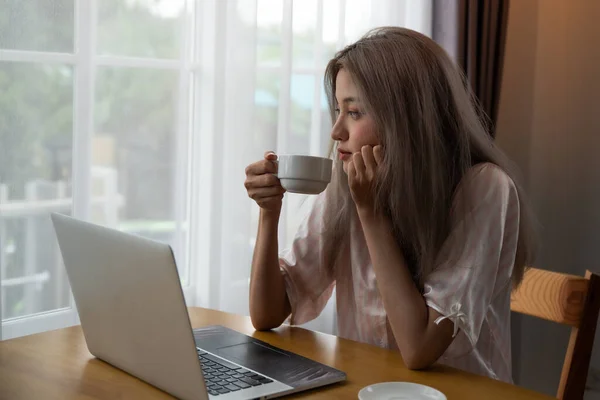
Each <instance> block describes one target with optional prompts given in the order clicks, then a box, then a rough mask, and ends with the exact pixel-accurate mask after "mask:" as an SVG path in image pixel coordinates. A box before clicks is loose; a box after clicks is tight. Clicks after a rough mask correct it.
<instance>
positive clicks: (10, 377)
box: [0, 308, 550, 400]
mask: <svg viewBox="0 0 600 400" xmlns="http://www.w3.org/2000/svg"><path fill="white" fill-rule="evenodd" d="M189 312H190V318H191V321H192V326H193V327H194V328H199V327H202V326H207V325H223V326H226V327H229V328H232V329H235V330H237V331H239V332H243V333H246V334H248V335H251V336H254V337H256V338H258V339H260V340H263V341H265V342H268V343H271V344H272V345H274V346H277V347H280V348H282V349H286V350H289V351H293V352H296V353H298V354H300V355H303V356H305V357H308V358H311V359H313V360H316V361H319V362H322V363H324V364H327V365H330V366H332V367H335V368H338V369H340V370H342V371H344V372H346V374H347V375H348V380H347V381H346V382H345V383H341V384H335V385H331V386H328V387H325V388H321V389H317V390H313V391H309V392H304V393H301V394H297V395H293V396H290V397H289V398H311V399H353V398H354V399H356V398H357V395H358V391H359V390H360V389H361V388H362V387H364V386H367V385H369V384H373V383H377V382H383V381H409V382H417V383H423V384H425V385H429V386H432V387H435V388H437V389H439V390H441V391H442V392H444V393H445V394H446V396H447V397H448V399H449V400H459V399H460V400H469V399H477V400H480V399H488V400H493V399H502V400H504V399H511V400H520V399H523V400H525V399H527V400H534V399H539V400H542V399H550V397H547V396H545V395H542V394H538V393H535V392H532V391H529V390H526V389H523V388H519V387H517V386H513V385H509V384H506V383H502V382H499V381H495V380H492V379H489V378H484V377H481V376H477V375H473V374H469V373H466V372H462V371H459V370H456V369H452V368H449V367H443V366H436V367H433V368H431V369H429V370H427V371H410V370H408V369H407V368H406V367H405V366H404V364H403V362H402V359H401V357H400V355H399V353H397V352H393V351H389V350H384V349H380V348H378V347H374V346H370V345H366V344H362V343H357V342H353V341H350V340H345V339H339V338H337V337H335V336H331V335H326V334H322V333H316V332H312V331H308V330H305V329H302V328H295V327H288V326H283V327H280V328H278V329H276V330H274V331H271V332H255V331H254V328H253V327H252V324H251V323H250V319H249V318H248V317H242V316H238V315H233V314H227V313H223V312H219V311H212V310H206V309H201V308H190V309H189ZM170 398H172V397H171V396H169V395H168V394H166V393H164V392H162V391H160V390H158V389H155V388H154V387H152V386H150V385H148V384H146V383H144V382H142V381H140V380H138V379H137V378H134V377H133V376H130V375H128V374H126V373H124V372H121V371H120V370H117V369H116V368H113V367H112V366H110V365H108V364H106V363H104V362H102V361H100V360H98V359H96V358H94V357H93V356H92V355H91V354H90V353H89V352H88V350H87V347H86V345H85V340H84V337H83V333H82V331H81V327H80V326H75V327H72V328H66V329H59V330H56V331H50V332H45V333H40V334H37V335H31V336H26V337H22V338H18V339H12V340H7V341H4V342H0V399H1V400H31V399H45V400H50V399H60V400H65V399H170Z"/></svg>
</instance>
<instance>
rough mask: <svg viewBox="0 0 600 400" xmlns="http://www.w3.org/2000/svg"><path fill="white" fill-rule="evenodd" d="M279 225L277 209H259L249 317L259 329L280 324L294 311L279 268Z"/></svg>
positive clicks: (271, 327)
mask: <svg viewBox="0 0 600 400" xmlns="http://www.w3.org/2000/svg"><path fill="white" fill-rule="evenodd" d="M278 225H279V213H278V212H276V211H268V210H263V209H261V210H260V219H259V224H258V237H257V239H256V246H255V247H254V256H253V258H252V272H251V278H250V318H251V319H252V325H254V327H255V328H256V329H258V330H268V329H273V328H276V327H278V326H279V325H281V324H282V323H283V321H285V319H286V318H287V317H288V315H290V312H291V307H290V302H289V300H288V297H287V294H286V291H285V284H284V280H283V279H284V278H283V276H282V275H281V271H280V270H279V256H278V247H279V246H278V241H277V228H278Z"/></svg>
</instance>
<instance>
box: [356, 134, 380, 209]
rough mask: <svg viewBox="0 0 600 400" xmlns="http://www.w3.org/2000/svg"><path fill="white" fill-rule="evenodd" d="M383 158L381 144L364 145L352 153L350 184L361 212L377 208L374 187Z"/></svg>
mask: <svg viewBox="0 0 600 400" xmlns="http://www.w3.org/2000/svg"><path fill="white" fill-rule="evenodd" d="M382 160H383V149H382V147H381V146H379V145H378V146H375V147H372V146H363V147H362V148H361V150H360V152H357V153H354V154H352V160H350V162H349V163H348V185H349V186H350V192H351V194H352V199H353V200H354V203H355V204H356V209H357V211H358V212H359V214H360V213H362V212H373V211H374V209H375V200H374V194H375V193H374V187H375V183H376V182H377V175H378V174H377V170H378V166H379V164H381V162H382Z"/></svg>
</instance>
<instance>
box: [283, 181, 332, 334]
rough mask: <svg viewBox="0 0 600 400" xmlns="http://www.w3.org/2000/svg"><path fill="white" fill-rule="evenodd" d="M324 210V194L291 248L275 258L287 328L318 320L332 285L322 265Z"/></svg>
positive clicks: (300, 229)
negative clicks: (286, 306) (285, 305)
mask: <svg viewBox="0 0 600 400" xmlns="http://www.w3.org/2000/svg"><path fill="white" fill-rule="evenodd" d="M324 208H325V192H323V193H321V194H320V195H319V196H318V197H317V198H316V200H315V202H314V204H313V207H312V209H311V211H310V213H309V214H308V216H307V217H306V218H305V219H304V220H303V222H302V223H301V225H300V227H299V228H298V231H297V233H296V236H295V237H294V240H293V242H292V245H291V247H290V248H288V249H286V250H284V251H283V252H281V254H280V257H279V267H280V270H281V273H282V275H283V277H284V282H285V288H286V292H287V296H288V299H289V301H290V305H291V309H292V314H291V316H290V318H289V323H290V324H291V325H301V324H304V323H306V322H309V321H311V320H313V319H315V318H316V317H318V316H319V314H321V312H322V311H323V309H324V308H325V306H326V305H327V302H328V300H329V298H330V297H331V294H332V292H333V288H334V286H335V282H334V279H333V273H332V272H331V268H328V267H327V266H324V265H322V252H323V239H322V232H323V215H324Z"/></svg>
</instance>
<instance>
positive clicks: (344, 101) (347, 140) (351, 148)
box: [331, 68, 380, 172]
mask: <svg viewBox="0 0 600 400" xmlns="http://www.w3.org/2000/svg"><path fill="white" fill-rule="evenodd" d="M335 98H336V103H337V110H336V111H337V120H336V121H335V124H334V125H333V128H332V130H331V138H332V139H333V140H335V141H336V142H337V145H338V146H337V150H338V157H339V158H340V159H341V160H342V162H343V167H344V171H346V172H347V168H348V162H349V161H350V160H351V159H352V154H353V153H357V152H360V150H361V148H362V147H363V146H366V145H370V146H376V145H378V144H380V143H379V139H378V138H377V135H376V133H375V132H376V130H375V122H374V121H373V119H372V118H371V116H370V115H369V114H366V113H365V110H364V106H363V103H361V99H360V98H359V96H358V90H357V88H356V86H355V85H354V82H353V81H352V77H351V76H350V74H349V73H348V71H346V70H345V69H344V68H342V69H340V71H339V72H338V74H337V77H336V80H335Z"/></svg>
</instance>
